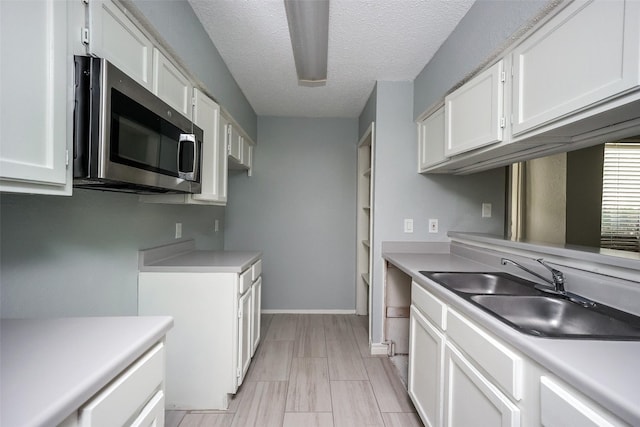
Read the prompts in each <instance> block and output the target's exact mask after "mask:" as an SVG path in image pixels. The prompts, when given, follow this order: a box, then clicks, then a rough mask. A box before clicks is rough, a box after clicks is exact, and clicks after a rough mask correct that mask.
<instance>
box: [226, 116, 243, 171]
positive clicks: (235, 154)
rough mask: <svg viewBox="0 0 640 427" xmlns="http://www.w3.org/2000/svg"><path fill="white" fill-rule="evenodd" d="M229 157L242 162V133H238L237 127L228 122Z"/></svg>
mask: <svg viewBox="0 0 640 427" xmlns="http://www.w3.org/2000/svg"><path fill="white" fill-rule="evenodd" d="M227 132H228V133H229V139H228V141H229V157H230V158H232V159H233V160H235V161H236V162H238V163H242V139H243V138H242V135H240V134H239V133H238V128H236V127H235V126H233V125H232V124H229V130H228V131H227Z"/></svg>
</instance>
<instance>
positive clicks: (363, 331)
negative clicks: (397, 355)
mask: <svg viewBox="0 0 640 427" xmlns="http://www.w3.org/2000/svg"><path fill="white" fill-rule="evenodd" d="M362 319H365V322H367V323H363V321H362ZM367 319H368V317H367V316H355V315H354V316H351V318H350V319H349V320H350V321H351V327H352V329H353V335H354V336H355V339H356V341H355V342H356V345H357V346H358V350H360V355H361V356H362V357H372V356H371V350H369V329H368V328H369V324H368V320H367Z"/></svg>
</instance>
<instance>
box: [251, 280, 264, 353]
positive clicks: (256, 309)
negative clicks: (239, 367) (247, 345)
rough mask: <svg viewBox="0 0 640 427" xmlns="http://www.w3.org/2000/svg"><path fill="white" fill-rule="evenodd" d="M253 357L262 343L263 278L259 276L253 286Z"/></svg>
mask: <svg viewBox="0 0 640 427" xmlns="http://www.w3.org/2000/svg"><path fill="white" fill-rule="evenodd" d="M251 305H252V308H251V316H252V318H251V357H253V355H254V354H255V353H256V348H258V344H260V312H261V311H262V278H261V277H258V280H256V281H255V282H254V283H253V286H252V287H251Z"/></svg>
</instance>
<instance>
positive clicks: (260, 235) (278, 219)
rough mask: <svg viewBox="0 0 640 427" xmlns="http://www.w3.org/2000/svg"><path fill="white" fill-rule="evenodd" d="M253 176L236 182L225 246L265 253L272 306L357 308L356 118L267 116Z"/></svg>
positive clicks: (267, 304)
mask: <svg viewBox="0 0 640 427" xmlns="http://www.w3.org/2000/svg"><path fill="white" fill-rule="evenodd" d="M258 133H259V137H260V145H259V146H258V147H257V149H256V150H255V156H254V168H253V176H252V177H247V176H246V174H235V175H232V176H231V177H230V180H229V201H228V205H227V214H226V216H227V223H226V227H225V249H226V250H242V249H251V250H253V249H256V250H261V251H263V256H264V258H263V260H264V262H263V288H262V306H263V308H264V309H266V310H353V309H354V307H355V274H356V273H355V257H356V253H355V239H356V231H355V230H356V227H355V206H356V174H357V172H356V163H357V160H356V142H357V138H358V134H357V133H358V122H357V120H356V119H355V118H354V119H303V118H276V117H259V118H258Z"/></svg>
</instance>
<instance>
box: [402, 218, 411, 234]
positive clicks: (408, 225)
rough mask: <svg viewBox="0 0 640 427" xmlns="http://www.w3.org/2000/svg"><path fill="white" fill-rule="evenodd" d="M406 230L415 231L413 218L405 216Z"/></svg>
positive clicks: (407, 231)
mask: <svg viewBox="0 0 640 427" xmlns="http://www.w3.org/2000/svg"><path fill="white" fill-rule="evenodd" d="M404 232H405V233H413V219H412V218H405V219H404Z"/></svg>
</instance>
